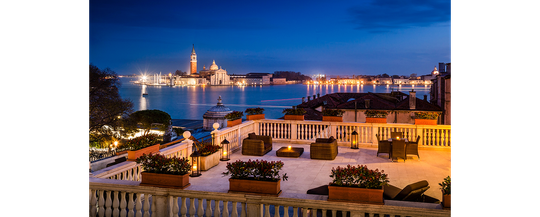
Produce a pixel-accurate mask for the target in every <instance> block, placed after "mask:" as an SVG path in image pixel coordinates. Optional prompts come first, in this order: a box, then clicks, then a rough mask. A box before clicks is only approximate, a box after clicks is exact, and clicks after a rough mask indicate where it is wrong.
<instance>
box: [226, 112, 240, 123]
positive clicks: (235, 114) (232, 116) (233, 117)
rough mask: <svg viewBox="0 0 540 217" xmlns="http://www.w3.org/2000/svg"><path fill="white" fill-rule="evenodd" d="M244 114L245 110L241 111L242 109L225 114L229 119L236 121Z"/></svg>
mask: <svg viewBox="0 0 540 217" xmlns="http://www.w3.org/2000/svg"><path fill="white" fill-rule="evenodd" d="M242 116H244V113H243V112H240V111H233V112H231V113H229V114H227V115H225V118H226V119H227V120H229V121H234V120H236V119H240V118H242Z"/></svg>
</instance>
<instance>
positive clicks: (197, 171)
mask: <svg viewBox="0 0 540 217" xmlns="http://www.w3.org/2000/svg"><path fill="white" fill-rule="evenodd" d="M200 163H201V154H199V152H198V151H195V152H193V153H192V154H191V175H189V176H191V177H199V176H201V167H200Z"/></svg>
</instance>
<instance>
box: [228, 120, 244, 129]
mask: <svg viewBox="0 0 540 217" xmlns="http://www.w3.org/2000/svg"><path fill="white" fill-rule="evenodd" d="M241 123H242V118H238V119H236V120H234V121H227V127H234V126H236V125H238V124H241Z"/></svg>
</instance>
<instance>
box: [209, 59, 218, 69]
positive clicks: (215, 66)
mask: <svg viewBox="0 0 540 217" xmlns="http://www.w3.org/2000/svg"><path fill="white" fill-rule="evenodd" d="M218 69H219V68H218V66H217V65H216V61H215V60H214V62H213V63H212V65H211V66H210V70H218Z"/></svg>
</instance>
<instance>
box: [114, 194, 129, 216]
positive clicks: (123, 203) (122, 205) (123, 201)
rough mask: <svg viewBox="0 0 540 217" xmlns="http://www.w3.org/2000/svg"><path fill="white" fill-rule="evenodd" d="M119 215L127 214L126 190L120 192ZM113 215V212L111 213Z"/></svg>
mask: <svg viewBox="0 0 540 217" xmlns="http://www.w3.org/2000/svg"><path fill="white" fill-rule="evenodd" d="M120 199H121V200H120V216H122V217H123V216H126V215H127V211H126V207H127V201H126V192H122V193H120ZM113 215H114V213H113Z"/></svg>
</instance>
